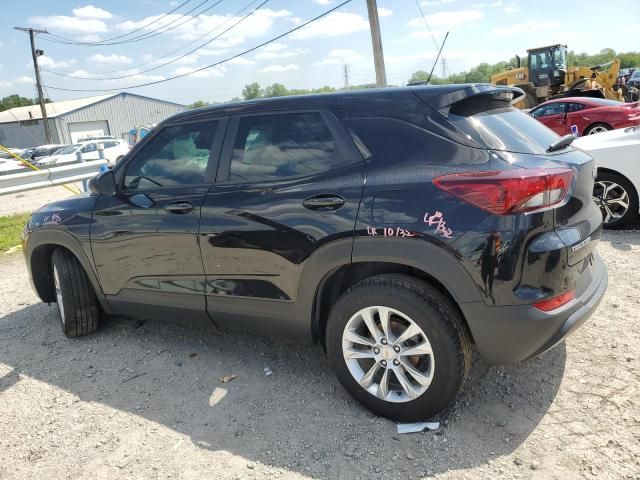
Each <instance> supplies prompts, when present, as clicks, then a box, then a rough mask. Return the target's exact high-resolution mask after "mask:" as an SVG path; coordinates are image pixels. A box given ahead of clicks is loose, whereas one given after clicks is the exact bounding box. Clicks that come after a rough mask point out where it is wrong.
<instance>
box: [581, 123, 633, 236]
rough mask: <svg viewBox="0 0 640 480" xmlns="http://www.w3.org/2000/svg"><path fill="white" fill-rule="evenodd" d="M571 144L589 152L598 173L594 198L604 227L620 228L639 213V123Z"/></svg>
mask: <svg viewBox="0 0 640 480" xmlns="http://www.w3.org/2000/svg"><path fill="white" fill-rule="evenodd" d="M572 146H575V147H578V148H580V149H581V150H584V151H586V152H588V153H590V154H591V155H592V156H593V157H594V159H595V162H596V167H597V168H598V173H597V177H596V181H595V185H594V188H593V199H594V200H595V202H596V204H597V205H598V206H599V207H600V210H602V217H603V219H604V226H605V228H620V227H623V226H625V225H627V224H629V222H632V221H633V220H634V219H636V218H637V216H638V213H640V211H639V209H640V206H639V205H638V192H639V191H640V168H639V167H640V163H638V162H639V161H640V126H638V127H627V128H620V129H618V130H611V131H609V132H604V133H599V134H598V135H588V136H585V137H580V138H578V139H576V140H575V141H574V142H573V144H572Z"/></svg>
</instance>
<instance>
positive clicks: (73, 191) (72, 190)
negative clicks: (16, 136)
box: [0, 145, 82, 195]
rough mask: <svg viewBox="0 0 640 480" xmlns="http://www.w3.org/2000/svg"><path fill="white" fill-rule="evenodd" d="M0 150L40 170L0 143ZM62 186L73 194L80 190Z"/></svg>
mask: <svg viewBox="0 0 640 480" xmlns="http://www.w3.org/2000/svg"><path fill="white" fill-rule="evenodd" d="M0 150H2V151H5V152H7V153H8V154H9V155H11V156H12V157H13V158H15V159H17V160H19V161H20V162H22V163H23V164H25V165H26V166H28V167H29V168H32V169H33V170H36V171H38V172H39V171H40V170H41V169H40V168H38V167H36V166H35V165H33V164H32V163H31V162H29V161H27V160H25V159H24V158H21V157H19V156H18V155H16V154H15V153H13V152H12V151H11V150H9V149H7V148H5V147H4V146H2V145H0ZM62 186H63V187H64V188H66V189H67V190H69V191H70V192H72V193H73V194H74V195H78V194H79V193H82V192H80V191H79V190H76V189H75V188H74V187H71V186H69V185H62Z"/></svg>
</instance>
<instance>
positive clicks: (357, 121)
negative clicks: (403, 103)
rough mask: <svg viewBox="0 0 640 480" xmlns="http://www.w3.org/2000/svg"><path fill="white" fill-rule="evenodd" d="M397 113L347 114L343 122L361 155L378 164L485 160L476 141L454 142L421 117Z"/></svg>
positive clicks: (446, 162)
mask: <svg viewBox="0 0 640 480" xmlns="http://www.w3.org/2000/svg"><path fill="white" fill-rule="evenodd" d="M400 115H401V114H398V115H397V116H396V115H394V116H393V117H390V116H373V115H372V116H363V117H349V118H346V119H345V120H344V122H345V125H346V127H347V129H348V131H349V133H350V134H351V136H352V137H353V138H354V140H355V143H356V144H357V145H358V146H359V148H360V150H361V151H362V150H363V147H364V150H365V151H363V152H362V153H363V155H364V156H365V157H370V158H371V159H372V161H374V162H376V163H378V164H381V163H385V164H389V166H393V167H395V168H403V167H404V166H408V167H410V168H413V167H415V166H420V165H422V166H444V165H454V164H468V163H483V162H486V160H487V157H486V155H485V154H483V151H482V150H481V149H479V148H478V147H480V145H477V144H476V142H473V143H474V144H475V145H476V148H473V147H471V146H469V145H466V144H462V143H459V142H456V141H454V140H451V139H449V138H448V137H445V135H446V131H440V132H439V133H438V134H436V133H434V132H432V131H431V130H429V129H428V128H425V123H427V122H426V121H425V122H424V123H423V122H422V121H423V120H426V119H425V118H421V117H420V116H418V115H408V114H407V115H404V118H398V117H399V116H400ZM418 122H420V123H418ZM443 133H444V134H445V135H443Z"/></svg>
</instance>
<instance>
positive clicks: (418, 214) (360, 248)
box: [24, 85, 607, 421]
mask: <svg viewBox="0 0 640 480" xmlns="http://www.w3.org/2000/svg"><path fill="white" fill-rule="evenodd" d="M520 95H522V91H521V90H519V89H514V88H509V87H496V86H491V85H446V86H425V87H405V88H389V89H384V90H368V91H353V92H343V93H337V94H328V95H312V96H302V97H285V98H276V99H269V100H258V101H252V102H245V103H240V104H229V105H221V106H216V107H209V108H204V109H199V110H191V111H188V112H183V113H179V114H177V115H175V116H173V117H171V118H169V119H168V120H166V121H164V122H163V123H162V124H160V125H158V126H157V127H156V128H154V130H153V132H152V133H150V134H149V135H148V136H147V137H146V138H145V139H144V140H143V141H141V142H140V143H139V144H137V145H136V146H135V147H134V148H133V150H132V151H131V152H130V154H129V155H128V156H127V157H126V158H125V159H123V160H122V161H121V162H120V163H118V164H117V165H116V166H115V167H114V168H113V170H111V171H108V172H105V173H102V174H101V175H99V176H98V177H96V178H95V179H93V180H92V181H91V190H92V193H88V194H84V195H80V196H77V197H73V198H71V199H67V200H64V201H60V202H56V203H53V204H50V205H48V206H45V207H43V208H42V209H40V210H39V211H38V212H36V213H34V214H33V216H32V218H31V219H30V221H29V222H28V225H27V226H26V229H25V235H24V252H25V255H26V260H27V265H28V269H29V272H30V274H31V277H32V284H33V286H34V288H35V291H36V292H37V294H38V295H39V296H40V298H41V299H42V300H43V301H44V302H56V303H57V304H58V308H59V311H60V318H61V322H62V328H63V330H64V333H65V334H66V335H67V336H71V337H76V336H80V335H85V334H88V333H92V332H94V331H95V330H96V329H97V328H98V325H99V322H100V318H101V317H102V315H103V314H125V315H134V316H157V317H165V318H168V319H170V320H174V319H178V318H181V317H184V316H188V317H192V318H200V317H201V318H205V319H207V320H208V319H210V320H211V321H213V322H214V323H215V324H216V325H218V326H220V327H223V328H225V329H235V330H242V331H252V332H258V333H262V334H267V335H287V336H292V337H297V338H300V339H303V340H306V341H313V342H317V343H320V344H322V345H323V346H324V348H325V349H326V352H327V355H328V357H329V359H330V362H331V364H332V365H333V368H334V369H335V372H336V374H337V376H338V378H339V379H340V381H341V382H342V384H343V385H344V387H345V388H346V389H347V390H348V391H349V393H350V394H351V395H353V397H355V398H356V399H357V400H358V401H360V402H362V403H363V404H364V405H365V406H367V407H368V408H370V409H371V410H373V411H374V412H376V413H378V414H380V415H384V416H387V417H390V418H394V419H399V420H405V421H410V420H416V419H422V418H426V417H430V416H432V415H434V414H435V413H437V412H439V411H441V410H442V409H443V408H444V407H446V406H447V404H448V403H449V402H450V401H451V399H452V398H453V397H454V396H455V395H456V392H458V390H459V389H460V387H461V386H462V384H463V382H464V380H465V377H466V376H467V373H468V371H469V366H470V363H471V359H472V353H471V352H472V347H473V346H475V348H476V349H477V350H478V351H479V353H480V355H481V356H482V358H483V359H484V360H485V362H487V363H489V364H506V363H514V362H519V361H522V360H526V359H529V358H532V357H534V356H536V355H540V354H541V353H543V352H545V351H547V350H548V349H550V348H552V347H553V346H555V345H556V344H558V343H559V342H561V341H562V340H563V339H564V338H565V337H566V336H567V335H568V334H569V333H571V332H572V331H574V330H575V329H576V328H577V327H579V326H580V325H581V324H582V323H583V322H584V321H585V320H586V319H587V318H588V317H589V315H590V314H591V313H592V312H593V311H594V309H595V308H596V307H597V305H598V303H599V302H600V300H601V298H602V296H603V295H604V292H605V289H606V286H607V273H606V270H605V267H604V264H603V262H602V260H601V259H600V257H599V256H598V254H597V252H596V245H597V243H598V241H599V239H600V235H601V225H602V216H601V214H600V211H599V210H598V208H597V207H596V205H595V203H594V202H593V201H592V199H591V192H592V190H593V174H594V171H595V170H594V162H593V160H592V159H591V157H590V156H588V155H587V154H585V153H583V152H581V151H579V150H574V149H573V148H572V147H571V146H570V145H569V143H570V142H569V141H568V139H566V138H565V139H562V140H561V141H559V138H558V136H557V135H556V134H555V133H553V132H552V131H551V130H549V129H547V128H546V127H545V126H543V125H541V124H540V123H539V122H537V121H536V120H534V119H533V118H531V117H529V116H528V115H525V114H524V113H522V112H520V111H519V110H517V109H515V108H513V107H512V106H511V103H512V102H513V100H514V97H519V96H520Z"/></svg>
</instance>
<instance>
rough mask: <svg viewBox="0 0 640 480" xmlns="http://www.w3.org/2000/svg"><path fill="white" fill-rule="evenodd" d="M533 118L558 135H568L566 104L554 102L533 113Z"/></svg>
mask: <svg viewBox="0 0 640 480" xmlns="http://www.w3.org/2000/svg"><path fill="white" fill-rule="evenodd" d="M531 116H532V117H533V118H535V119H536V120H538V121H539V122H541V123H543V124H545V125H546V126H547V127H549V128H550V129H551V130H553V131H554V132H556V133H557V134H558V135H564V134H565V133H567V122H566V115H565V103H564V102H554V103H549V104H547V105H543V106H542V107H539V108H536V109H534V110H532V111H531Z"/></svg>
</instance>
